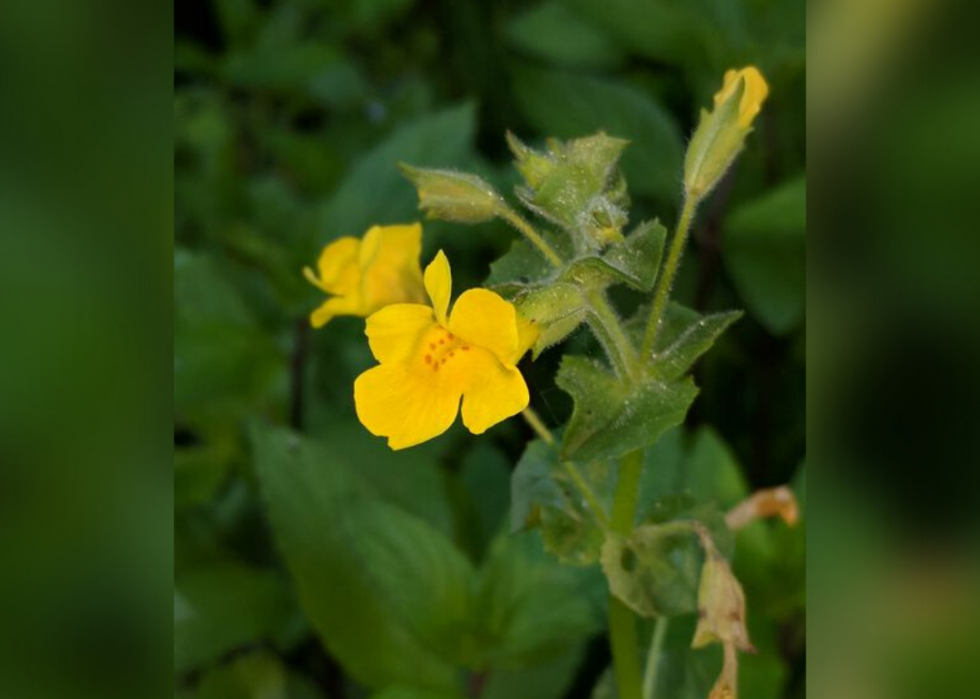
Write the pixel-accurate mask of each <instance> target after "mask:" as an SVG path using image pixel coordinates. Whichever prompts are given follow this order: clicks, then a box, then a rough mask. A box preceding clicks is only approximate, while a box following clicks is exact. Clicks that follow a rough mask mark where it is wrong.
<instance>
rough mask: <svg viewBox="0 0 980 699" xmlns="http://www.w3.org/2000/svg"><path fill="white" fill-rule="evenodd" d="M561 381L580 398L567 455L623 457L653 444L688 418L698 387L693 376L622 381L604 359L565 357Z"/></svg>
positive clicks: (564, 450) (564, 454)
mask: <svg viewBox="0 0 980 699" xmlns="http://www.w3.org/2000/svg"><path fill="white" fill-rule="evenodd" d="M555 380H556V383H557V384H558V386H559V387H561V388H562V389H563V390H565V391H566V392H567V393H569V394H570V395H571V396H572V398H573V400H574V401H575V407H574V408H573V409H572V417H571V419H570V420H569V423H568V428H567V429H566V431H565V437H564V440H563V445H562V452H561V453H562V458H565V459H575V460H577V461H592V460H596V459H613V458H618V457H620V456H623V455H625V454H627V453H628V452H631V451H633V450H635V449H643V448H645V447H648V446H650V445H651V444H653V443H654V442H656V441H657V439H658V438H659V437H660V435H662V434H663V433H664V432H666V431H667V430H668V429H670V428H671V427H674V426H675V425H679V424H680V423H681V422H683V421H684V417H685V416H686V415H687V411H688V409H689V408H690V407H691V403H693V402H694V398H695V396H697V393H698V389H697V387H696V386H695V385H694V381H693V380H692V379H690V378H687V379H682V380H674V381H664V380H661V379H655V378H652V377H649V376H641V377H637V378H632V379H626V380H621V379H620V378H619V377H617V376H615V375H614V374H612V373H611V372H610V371H609V370H608V369H606V368H605V367H604V366H603V365H601V364H600V363H598V362H596V361H593V360H590V359H586V358H585V357H575V356H567V355H566V356H565V357H564V358H563V359H562V363H561V368H560V369H559V370H558V375H557V377H556V379H555Z"/></svg>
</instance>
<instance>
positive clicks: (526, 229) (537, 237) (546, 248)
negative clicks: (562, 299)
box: [498, 204, 564, 267]
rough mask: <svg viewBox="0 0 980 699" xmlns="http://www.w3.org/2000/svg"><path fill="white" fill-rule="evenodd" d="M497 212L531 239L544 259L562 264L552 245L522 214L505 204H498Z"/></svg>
mask: <svg viewBox="0 0 980 699" xmlns="http://www.w3.org/2000/svg"><path fill="white" fill-rule="evenodd" d="M498 213H499V214H500V217H501V218H502V219H504V220H505V221H506V222H507V223H509V224H510V225H512V226H513V227H514V228H516V229H517V230H518V231H520V233H521V235H523V236H524V237H525V238H527V239H528V240H529V241H531V243H532V244H533V245H534V246H535V247H536V248H537V249H538V250H540V251H541V254H542V255H544V256H545V259H547V260H548V262H550V263H551V264H552V265H553V266H555V267H561V266H562V265H563V264H564V261H563V260H562V259H561V256H560V255H559V254H558V253H557V252H555V249H554V248H553V247H551V246H550V245H548V242H547V241H546V240H545V239H544V238H542V237H541V234H540V233H538V232H537V231H536V230H535V229H534V226H532V225H531V224H530V223H528V222H527V221H526V220H524V217H523V216H521V215H520V214H519V213H517V212H516V211H514V210H513V209H512V208H510V207H509V206H507V205H505V204H502V205H501V206H500V209H499V211H498Z"/></svg>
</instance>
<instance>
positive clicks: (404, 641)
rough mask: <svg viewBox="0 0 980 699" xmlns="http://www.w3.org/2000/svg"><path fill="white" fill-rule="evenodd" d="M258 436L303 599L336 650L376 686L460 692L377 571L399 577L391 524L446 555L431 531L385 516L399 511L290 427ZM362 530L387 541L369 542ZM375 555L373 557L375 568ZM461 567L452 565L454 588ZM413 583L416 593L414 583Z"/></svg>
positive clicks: (280, 534) (280, 532) (259, 456)
mask: <svg viewBox="0 0 980 699" xmlns="http://www.w3.org/2000/svg"><path fill="white" fill-rule="evenodd" d="M252 436H253V442H254V445H255V458H256V468H257V472H258V476H259V480H260V484H261V486H262V494H263V496H264V498H265V501H266V503H267V506H268V510H269V515H270V518H271V520H272V525H273V528H274V532H275V535H276V541H277V542H278V544H279V547H280V549H281V550H282V552H283V554H284V555H285V558H286V562H287V563H288V565H289V570H290V572H291V573H292V576H293V578H294V580H295V582H296V586H297V588H298V591H299V597H300V602H301V604H302V606H303V608H304V610H305V611H306V614H307V616H308V617H309V619H310V621H311V622H312V623H313V625H314V627H315V628H316V630H317V632H318V633H319V635H320V637H321V639H322V640H323V642H324V644H325V645H326V647H327V648H328V649H329V651H330V653H331V654H332V655H333V656H334V657H335V658H337V660H338V661H339V662H341V663H342V664H343V666H344V668H345V669H346V670H347V672H348V673H349V674H351V675H352V676H353V677H355V678H356V679H358V681H360V682H362V683H363V684H365V685H367V686H369V687H380V686H384V685H386V684H395V683H399V682H407V683H410V684H412V685H417V686H425V687H431V688H433V689H442V688H451V687H453V685H454V675H455V673H454V672H453V669H452V667H451V665H450V664H449V663H447V662H446V661H444V660H442V659H440V658H439V657H438V656H437V654H436V653H434V652H433V651H432V650H431V649H430V648H429V647H428V646H427V645H426V644H425V643H424V642H423V641H422V639H421V638H420V637H419V635H418V633H417V632H416V630H415V629H413V627H412V625H411V624H410V623H409V622H408V621H407V620H405V619H403V618H400V617H399V616H397V615H396V614H395V611H396V610H395V608H394V607H395V606H397V605H393V604H392V603H391V601H390V600H388V599H387V598H386V597H385V596H383V595H382V594H380V593H379V591H378V588H377V587H376V584H377V582H378V581H377V575H378V570H379V569H383V568H385V565H386V564H387V565H388V568H387V570H388V574H392V572H391V571H392V570H393V568H394V567H395V566H397V565H398V564H399V560H398V558H397V556H394V555H391V556H389V557H387V558H386V557H385V555H384V552H385V551H390V548H391V546H392V545H393V543H394V542H396V541H398V535H397V532H396V531H387V530H388V529H389V526H401V525H405V526H408V527H411V528H412V530H413V531H416V532H421V536H423V537H425V538H426V539H428V540H429V541H430V543H429V544H426V545H425V551H426V553H425V556H426V558H428V557H429V556H438V555H440V554H439V549H440V545H439V544H432V543H431V539H432V538H433V537H434V533H433V532H432V530H431V529H428V528H427V527H426V525H424V524H423V523H422V522H420V521H415V520H414V519H412V517H411V515H408V514H407V513H401V514H396V515H392V516H391V518H390V519H386V515H387V513H391V512H393V511H398V510H397V508H395V507H394V506H385V505H383V504H382V503H380V502H379V501H378V498H377V496H376V495H375V494H374V492H373V491H372V489H371V488H370V486H369V485H368V484H367V483H366V482H365V481H363V480H362V479H361V478H359V477H358V476H357V475H356V472H355V471H354V470H353V469H350V468H348V467H347V465H346V464H345V463H344V462H343V461H341V460H340V459H339V458H338V455H337V453H336V452H335V451H334V450H332V449H325V448H320V447H318V446H317V445H315V444H313V443H311V442H308V441H305V440H303V439H301V438H300V437H298V436H296V435H294V434H291V433H289V432H287V431H285V430H273V429H269V428H262V427H259V426H256V427H255V428H254V429H253V435H252ZM360 513H363V516H360ZM406 521H411V524H405V522H406ZM386 522H387V523H388V524H387V525H386ZM394 523H397V524H394ZM363 527H369V528H370V530H371V531H372V532H374V534H375V535H376V536H379V537H380V541H379V542H373V543H371V542H368V541H367V539H366V538H365V537H364V535H363V531H362V530H363ZM413 545H414V544H413ZM368 551H373V552H375V555H376V556H377V557H376V558H375V559H374V560H373V561H372V560H369V556H370V555H371V554H369V553H368ZM409 555H410V552H409ZM406 565H408V563H407V562H406ZM454 570H456V568H455V564H450V565H449V566H447V567H446V569H445V574H446V580H447V581H448V580H449V579H450V578H451V576H452V575H453V574H454V573H453V571H454ZM418 573H419V570H418V569H412V568H408V570H407V571H406V575H417V574H418ZM409 582H410V584H411V585H412V586H413V589H417V588H418V583H417V582H415V583H412V582H411V581H409ZM443 584H447V583H443ZM401 603H402V604H406V602H405V600H401ZM420 604H421V605H424V604H425V603H420ZM421 608H422V607H421V606H420V607H419V609H421ZM399 611H404V610H399Z"/></svg>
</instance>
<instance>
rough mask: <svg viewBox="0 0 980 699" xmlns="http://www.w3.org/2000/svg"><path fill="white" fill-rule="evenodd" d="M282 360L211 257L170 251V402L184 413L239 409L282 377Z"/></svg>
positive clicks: (277, 350) (283, 360)
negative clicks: (224, 408) (172, 336)
mask: <svg viewBox="0 0 980 699" xmlns="http://www.w3.org/2000/svg"><path fill="white" fill-rule="evenodd" d="M284 369H285V358H284V356H283V355H282V353H281V352H280V351H279V349H278V348H277V347H276V345H275V343H274V342H273V340H272V338H270V337H269V335H268V333H266V332H265V331H264V330H263V329H262V328H261V326H260V325H259V324H258V322H257V320H256V319H255V317H254V315H253V314H252V313H251V311H250V310H249V308H248V306H247V305H246V304H245V302H244V301H243V300H242V298H241V296H240V295H239V294H238V292H237V291H236V290H235V288H234V287H233V286H232V285H231V283H229V282H228V281H227V280H226V279H225V278H224V277H223V276H222V275H221V274H220V273H219V271H218V269H217V267H216V265H215V264H214V263H213V262H212V261H211V259H210V258H208V257H205V256H203V255H200V254H195V253H190V252H187V251H184V250H177V251H176V252H175V253H174V405H175V408H176V410H177V411H178V413H180V414H181V415H182V417H183V416H184V415H185V414H186V413H188V412H193V411H200V410H201V409H207V410H209V411H214V410H215V409H216V407H218V406H222V405H224V407H227V408H228V409H229V410H236V409H237V410H238V411H241V409H242V407H243V406H247V405H248V404H250V403H252V402H255V401H258V400H261V399H262V398H263V397H264V396H265V394H266V393H267V391H269V390H270V388H271V386H272V385H273V383H274V382H275V381H276V380H278V379H279V378H281V376H282V372H283V371H284Z"/></svg>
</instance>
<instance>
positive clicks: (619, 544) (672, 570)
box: [602, 523, 701, 617]
mask: <svg viewBox="0 0 980 699" xmlns="http://www.w3.org/2000/svg"><path fill="white" fill-rule="evenodd" d="M700 568H701V559H700V549H699V544H698V541H697V537H696V536H695V535H694V534H693V533H692V532H691V531H689V530H678V529H677V528H676V527H672V526H671V525H670V524H669V523H668V524H667V525H651V524H646V525H642V526H639V527H637V528H636V529H634V530H633V533H632V534H630V535H629V536H620V535H618V534H615V533H612V532H610V533H609V534H608V535H607V538H606V542H605V544H603V546H602V571H603V572H604V573H605V574H606V578H607V579H608V580H609V590H610V591H611V592H612V594H614V595H615V596H616V597H617V598H619V599H620V600H622V601H623V602H624V603H625V604H626V605H628V606H629V607H630V608H631V609H633V610H634V611H635V612H636V613H637V614H640V615H641V616H646V617H656V616H674V615H677V614H687V613H690V612H693V611H695V610H696V609H697V591H698V582H699V574H700Z"/></svg>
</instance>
